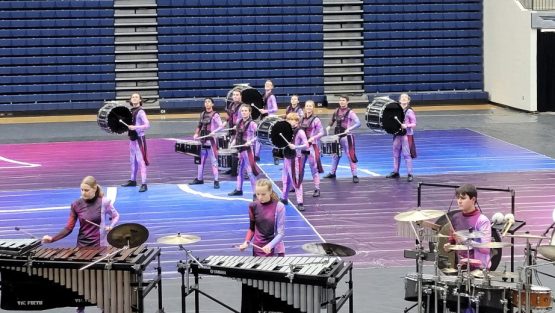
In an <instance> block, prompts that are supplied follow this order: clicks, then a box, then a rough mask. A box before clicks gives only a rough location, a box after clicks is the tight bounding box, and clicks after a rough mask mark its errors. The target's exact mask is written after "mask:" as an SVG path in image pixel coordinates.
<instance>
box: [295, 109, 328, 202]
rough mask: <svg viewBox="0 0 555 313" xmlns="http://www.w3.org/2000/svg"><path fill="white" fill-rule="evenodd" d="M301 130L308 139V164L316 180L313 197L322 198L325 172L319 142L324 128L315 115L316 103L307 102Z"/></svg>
mask: <svg viewBox="0 0 555 313" xmlns="http://www.w3.org/2000/svg"><path fill="white" fill-rule="evenodd" d="M300 125H301V128H302V129H303V130H304V132H305V134H306V137H307V138H308V147H309V151H310V155H309V156H308V164H309V165H310V171H311V172H312V179H313V180H314V188H315V189H314V193H313V194H312V196H313V197H319V196H320V173H323V172H324V169H323V167H322V162H321V161H320V146H319V140H320V138H321V137H322V136H324V127H322V122H321V121H320V118H319V117H317V116H316V115H314V101H312V100H307V101H306V102H305V104H304V116H303V118H302V119H301V122H300Z"/></svg>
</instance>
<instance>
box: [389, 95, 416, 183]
mask: <svg viewBox="0 0 555 313" xmlns="http://www.w3.org/2000/svg"><path fill="white" fill-rule="evenodd" d="M399 103H400V104H401V107H402V108H403V110H404V111H405V120H404V121H403V123H402V124H401V128H402V129H406V130H407V133H406V135H393V172H391V173H389V175H387V176H386V177H387V178H399V167H400V166H401V155H402V156H403V159H405V164H406V165H407V172H408V176H407V181H409V182H411V181H412V180H413V175H412V159H413V158H416V147H415V145H414V137H413V135H414V128H415V127H416V114H414V110H413V109H412V108H411V106H410V97H409V95H408V94H406V93H403V94H401V95H400V96H399Z"/></svg>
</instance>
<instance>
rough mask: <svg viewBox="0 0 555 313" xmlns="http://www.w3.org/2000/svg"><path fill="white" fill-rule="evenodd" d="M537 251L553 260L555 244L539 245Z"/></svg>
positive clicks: (554, 257) (554, 258)
mask: <svg viewBox="0 0 555 313" xmlns="http://www.w3.org/2000/svg"><path fill="white" fill-rule="evenodd" d="M538 252H539V253H540V254H541V255H543V256H544V257H546V258H548V259H549V260H551V261H555V246H539V247H538Z"/></svg>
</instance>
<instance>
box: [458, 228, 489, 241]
mask: <svg viewBox="0 0 555 313" xmlns="http://www.w3.org/2000/svg"><path fill="white" fill-rule="evenodd" d="M455 234H456V235H457V236H460V237H465V238H468V239H474V238H484V237H485V236H486V235H485V234H484V233H483V232H481V231H479V230H472V229H465V230H459V231H456V232H455Z"/></svg>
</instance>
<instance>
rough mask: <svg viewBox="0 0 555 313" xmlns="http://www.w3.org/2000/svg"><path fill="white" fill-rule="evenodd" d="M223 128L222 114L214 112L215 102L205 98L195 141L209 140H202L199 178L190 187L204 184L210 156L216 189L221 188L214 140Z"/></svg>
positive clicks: (216, 145)
mask: <svg viewBox="0 0 555 313" xmlns="http://www.w3.org/2000/svg"><path fill="white" fill-rule="evenodd" d="M223 127H224V124H223V123H222V119H221V118H220V114H218V112H216V111H214V101H213V100H212V98H205V99H204V111H203V112H202V113H201V114H200V120H199V123H198V126H197V128H196V129H195V134H194V135H193V139H195V140H197V139H198V138H199V137H205V136H206V137H207V138H202V139H201V142H202V150H201V152H200V164H199V165H198V170H197V177H196V178H195V179H194V180H193V182H191V183H190V185H200V184H204V178H203V176H204V165H205V164H206V158H207V157H208V156H210V161H211V165H212V173H213V174H214V189H219V188H220V182H219V181H218V144H217V142H216V139H215V138H214V134H215V133H216V132H217V131H219V130H220V129H222V128H223Z"/></svg>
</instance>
